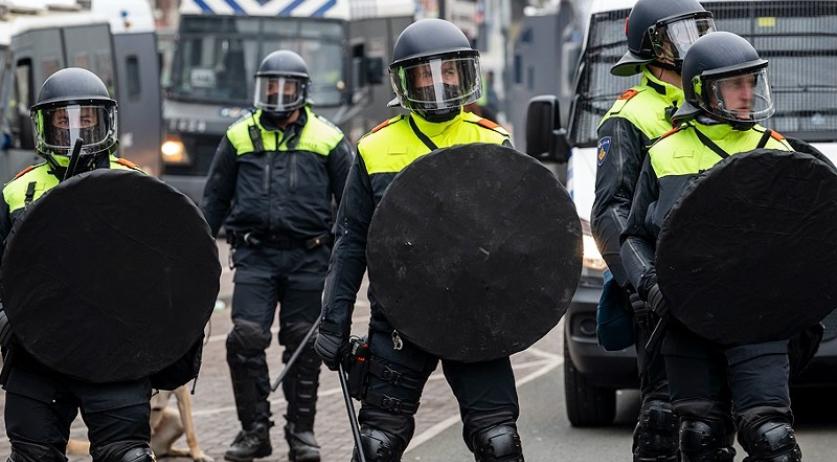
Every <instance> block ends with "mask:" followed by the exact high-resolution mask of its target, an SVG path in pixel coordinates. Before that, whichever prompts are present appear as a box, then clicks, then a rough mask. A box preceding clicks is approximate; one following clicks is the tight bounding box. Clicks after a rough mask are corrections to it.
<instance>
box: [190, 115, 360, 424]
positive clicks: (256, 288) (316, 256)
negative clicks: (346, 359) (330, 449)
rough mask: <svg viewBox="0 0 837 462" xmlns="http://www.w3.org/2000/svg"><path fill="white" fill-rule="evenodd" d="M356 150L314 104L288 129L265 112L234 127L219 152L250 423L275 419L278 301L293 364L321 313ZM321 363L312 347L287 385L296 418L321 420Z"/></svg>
mask: <svg viewBox="0 0 837 462" xmlns="http://www.w3.org/2000/svg"><path fill="white" fill-rule="evenodd" d="M353 156H354V150H353V148H352V146H351V144H350V143H349V142H348V141H347V140H346V139H345V137H344V136H343V134H342V133H341V132H340V131H339V130H338V129H337V128H336V127H334V126H333V125H331V124H330V123H329V122H327V121H326V120H325V119H322V118H320V117H319V116H317V115H316V114H314V113H313V112H312V111H311V110H310V109H309V108H307V107H303V108H301V109H300V115H299V118H298V120H297V121H296V122H294V123H292V124H290V125H289V126H287V127H286V128H285V129H284V130H281V129H279V128H277V127H276V125H275V124H274V123H273V122H272V121H271V118H270V117H269V116H268V115H267V114H265V113H264V112H263V111H262V110H258V111H255V112H254V113H253V114H251V115H248V116H246V117H244V118H243V119H241V120H240V121H238V122H237V123H235V124H233V125H232V126H231V127H230V129H229V131H228V132H227V135H226V136H225V137H224V138H223V139H222V140H221V143H220V145H219V146H218V150H217V152H216V153H215V158H214V159H213V162H212V166H211V168H210V171H209V176H208V180H207V184H206V189H205V192H204V203H203V208H204V214H205V217H206V220H207V222H208V223H209V225H210V228H211V230H212V233H213V234H216V235H217V233H218V231H219V228H220V227H221V225H222V223H223V225H224V227H225V229H226V232H227V239H228V241H230V242H231V243H232V246H233V256H232V262H233V265H234V267H235V269H236V271H235V276H234V282H235V290H234V293H233V301H232V303H233V308H232V318H233V323H234V327H233V330H232V332H230V334H229V337H228V338H227V362H228V363H229V365H230V372H231V375H232V381H233V391H234V393H235V399H236V406H237V408H238V417H239V420H240V421H241V423H242V426H243V428H244V429H245V430H246V429H250V428H252V427H253V426H254V425H257V424H259V425H264V426H265V427H266V426H267V425H268V421H269V419H270V415H271V414H270V407H269V403H268V401H267V397H268V394H269V393H270V384H269V377H268V369H267V362H266V360H265V352H264V350H265V348H267V346H268V345H269V344H270V338H271V335H270V326H271V325H272V323H273V318H274V313H275V311H276V305H277V303H279V305H281V310H280V311H279V325H280V328H279V343H280V344H281V345H283V346H284V347H285V350H284V354H283V357H282V360H283V362H287V360H288V359H289V358H290V355H291V354H292V353H293V352H294V351H295V350H296V349H297V347H299V345H300V344H301V342H302V340H303V337H304V336H305V334H306V333H307V332H308V330H309V329H310V328H311V326H312V325H313V323H314V322H315V321H316V320H317V317H318V315H319V312H320V306H321V304H320V301H321V294H322V288H323V280H324V279H325V273H326V269H327V267H328V258H329V252H330V242H331V227H332V210H333V205H332V200H336V201H337V203H338V204H339V203H340V200H341V197H342V192H343V186H344V182H345V179H346V176H347V174H348V171H349V168H350V165H351V161H352V158H353ZM319 370H320V360H319V358H318V357H317V356H316V354H315V353H314V351H313V349H311V348H306V349H305V350H304V352H303V354H302V355H301V356H300V357H299V359H298V362H297V363H296V364H295V365H294V366H293V368H292V369H291V371H290V372H289V375H288V377H287V378H286V379H285V380H284V382H283V391H284V392H285V397H286V399H287V401H288V410H287V418H288V422H289V423H293V424H295V425H296V426H297V430H299V429H309V430H310V429H311V428H312V426H313V423H314V413H315V403H316V399H317V387H318V383H319V378H318V377H319Z"/></svg>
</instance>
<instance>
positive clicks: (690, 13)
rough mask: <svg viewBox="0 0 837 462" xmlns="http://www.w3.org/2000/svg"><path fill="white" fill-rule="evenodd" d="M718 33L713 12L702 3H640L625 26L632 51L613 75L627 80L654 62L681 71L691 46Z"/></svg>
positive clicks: (675, 0) (656, 0)
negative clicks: (643, 65)
mask: <svg viewBox="0 0 837 462" xmlns="http://www.w3.org/2000/svg"><path fill="white" fill-rule="evenodd" d="M714 30H715V21H714V20H713V19H712V13H710V12H708V11H706V10H705V9H704V8H703V6H702V5H701V4H700V3H699V2H698V0H639V1H637V2H636V4H635V5H634V7H633V9H632V10H631V14H630V15H629V16H628V19H627V22H626V23H625V35H627V37H628V52H627V53H625V55H624V56H622V59H620V60H619V62H617V63H616V64H614V65H613V67H612V68H611V69H610V72H611V73H612V74H613V75H618V76H622V77H626V76H630V75H634V74H638V73H639V72H640V69H639V68H640V66H641V65H642V64H650V63H654V64H656V65H659V66H661V67H665V68H669V69H672V70H675V71H679V70H680V65H681V64H682V62H683V56H685V55H686V51H688V49H689V47H690V46H691V44H692V43H694V42H695V40H697V39H698V38H699V37H701V36H703V35H706V34H708V33H709V32H712V31H714Z"/></svg>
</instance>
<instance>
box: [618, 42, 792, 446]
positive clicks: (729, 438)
mask: <svg viewBox="0 0 837 462" xmlns="http://www.w3.org/2000/svg"><path fill="white" fill-rule="evenodd" d="M682 77H683V88H684V93H685V103H684V104H683V106H682V107H681V108H680V109H679V110H678V111H677V112H676V113H675V114H674V116H673V119H674V120H675V121H676V122H677V123H678V124H679V125H678V127H677V128H676V129H674V130H672V131H671V132H669V133H668V134H666V135H664V136H663V137H661V138H660V140H659V141H657V142H656V143H655V144H654V145H653V146H652V147H651V148H650V150H649V153H648V158H647V159H646V161H645V164H644V165H643V170H642V173H641V175H640V180H639V183H638V185H637V191H636V196H635V197H634V203H633V206H632V207H631V213H630V216H629V218H628V226H627V229H626V231H625V234H624V236H623V237H624V244H623V246H622V259H623V262H624V265H625V266H624V267H625V270H626V274H627V276H628V278H629V280H630V282H631V284H632V285H633V286H634V287H636V288H637V290H638V292H639V295H640V296H641V297H642V298H643V299H644V300H647V302H648V304H649V305H650V307H651V309H652V310H654V311H655V312H657V313H665V312H666V311H667V309H668V307H667V302H666V300H665V298H664V297H663V295H662V293H661V292H660V289H659V286H658V285H657V276H656V270H655V267H654V256H655V244H656V239H657V236H658V234H659V230H660V227H661V226H662V224H663V219H664V217H665V216H666V214H667V213H668V212H669V211H670V210H671V208H672V205H673V204H674V202H675V201H676V200H677V199H678V197H680V196H681V195H682V193H683V191H684V189H685V188H686V186H687V185H688V184H689V183H690V180H691V179H693V178H694V177H695V176H697V175H698V173H699V172H701V171H704V170H706V169H709V168H710V167H712V166H713V165H714V164H716V163H717V162H719V161H720V160H722V158H724V157H728V156H731V155H735V154H737V153H741V152H746V151H750V150H753V149H756V148H768V149H774V150H780V151H791V150H792V149H791V147H790V145H789V144H788V143H787V141H786V140H785V139H784V137H782V136H781V135H780V134H778V133H776V132H773V131H771V130H768V129H765V128H764V127H761V126H759V125H757V123H758V122H760V121H763V120H765V119H767V118H768V117H770V115H771V114H773V112H774V107H773V102H772V99H771V97H770V87H769V85H768V80H767V61H766V60H764V59H761V58H760V57H759V55H758V53H757V52H756V50H755V49H754V48H753V47H752V45H750V44H749V43H748V42H747V41H746V40H744V39H743V38H741V37H739V36H737V35H735V34H731V33H727V32H715V33H712V34H709V35H707V36H705V37H702V38H700V39H698V40H697V41H696V42H695V43H694V45H692V47H691V48H690V49H689V51H688V53H687V54H686V56H685V59H684V62H683V76H682ZM662 353H663V356H664V358H665V366H666V371H667V372H668V378H669V390H670V393H671V400H672V404H673V408H674V411H675V413H676V414H677V415H678V416H679V418H680V451H681V454H682V460H683V462H693V461H709V460H711V461H732V460H733V458H734V455H735V450H734V449H733V447H732V442H733V438H734V432H735V429H736V428H737V429H738V438H739V442H740V443H741V445H742V446H743V447H744V449H745V450H746V451H747V453H748V454H749V457H748V458H747V459H746V460H747V461H749V462H792V461H799V460H801V459H802V456H801V452H800V449H799V446H798V445H797V443H796V440H795V437H794V432H793V428H792V426H791V425H792V422H793V415H792V413H791V408H790V397H789V394H788V373H789V364H788V342H787V341H775V342H767V343H760V344H754V345H741V346H725V345H719V344H715V343H713V342H710V341H708V340H705V339H702V338H700V337H698V336H696V335H695V334H693V333H692V332H690V331H689V330H688V329H687V328H686V327H684V326H683V325H681V324H679V323H678V322H676V321H674V320H672V321H671V323H670V326H669V328H668V332H667V334H666V337H665V339H664V340H663V346H662ZM730 403H732V407H733V409H732V410H731V409H730ZM733 410H734V422H733V419H732V415H733V414H732V411H733Z"/></svg>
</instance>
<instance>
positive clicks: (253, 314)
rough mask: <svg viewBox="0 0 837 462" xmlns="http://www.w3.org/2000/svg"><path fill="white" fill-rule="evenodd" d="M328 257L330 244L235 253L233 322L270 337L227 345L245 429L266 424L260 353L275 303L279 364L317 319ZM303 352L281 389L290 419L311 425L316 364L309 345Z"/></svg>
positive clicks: (265, 384) (264, 365) (265, 374)
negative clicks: (259, 341) (257, 342)
mask: <svg viewBox="0 0 837 462" xmlns="http://www.w3.org/2000/svg"><path fill="white" fill-rule="evenodd" d="M329 255H330V249H329V247H328V246H320V247H317V248H314V249H305V248H297V249H290V250H280V249H274V248H270V247H249V246H241V247H238V248H236V249H235V251H234V254H233V262H234V265H235V275H234V278H233V282H234V283H235V288H234V291H233V300H232V304H233V305H232V319H233V323H234V324H239V323H240V322H241V321H245V322H249V323H254V324H256V325H258V326H260V328H261V331H262V332H263V333H265V334H266V335H267V336H268V340H267V342H266V343H263V344H261V345H258V346H256V347H251V348H246V349H243V350H241V349H240V350H239V351H237V352H232V351H230V350H231V349H232V348H234V347H233V346H232V345H231V343H230V340H229V339H228V342H227V350H228V351H227V353H228V354H227V361H228V363H229V365H230V372H231V375H232V379H233V389H234V392H235V398H236V407H237V409H238V416H239V420H241V422H242V426H243V427H244V428H248V427H250V426H251V425H252V424H255V423H266V422H267V421H268V420H269V419H270V416H271V412H270V404H269V402H268V399H267V398H268V395H269V394H270V377H269V375H268V368H267V360H266V356H265V351H264V350H265V348H267V346H268V344H269V342H270V340H269V336H270V334H269V331H270V328H271V326H272V325H273V321H274V318H275V316H276V307H277V304H278V305H279V307H280V308H279V344H280V345H283V346H284V347H285V354H284V355H283V361H287V360H288V359H289V358H290V355H291V354H292V353H293V352H294V351H295V350H296V348H297V347H299V346H300V344H301V342H302V339H303V338H304V336H305V334H306V333H307V332H308V330H309V329H310V327H311V326H312V325H313V324H314V322H316V320H317V318H318V317H319V315H320V310H321V307H322V303H321V300H322V290H323V284H324V281H325V274H326V270H327V269H328V259H329ZM305 348H306V349H305V350H304V352H303V355H302V356H300V358H299V361H298V363H296V364H295V365H294V367H293V368H292V369H291V371H289V374H288V376H287V377H286V378H285V380H284V382H283V391H284V393H285V398H286V401H287V402H288V419H289V420H290V421H294V422H296V423H299V424H300V425H302V426H303V427H309V426H311V425H313V419H314V412H315V409H314V407H315V401H316V391H317V386H318V382H317V380H318V377H319V370H320V360H319V357H317V355H316V353H315V352H314V350H313V343H309V344H308V345H307V346H306V347H305ZM301 401H304V402H301Z"/></svg>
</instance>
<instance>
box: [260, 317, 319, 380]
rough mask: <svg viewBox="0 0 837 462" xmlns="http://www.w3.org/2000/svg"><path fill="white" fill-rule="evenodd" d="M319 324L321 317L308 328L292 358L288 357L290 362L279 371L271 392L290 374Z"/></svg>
mask: <svg viewBox="0 0 837 462" xmlns="http://www.w3.org/2000/svg"><path fill="white" fill-rule="evenodd" d="M319 325H320V318H317V321H316V322H314V325H312V326H311V329H309V330H308V333H307V334H305V338H303V339H302V343H300V344H299V346H298V347H297V348H296V351H294V354H292V355H291V357H290V359H288V362H287V363H285V367H283V368H282V370H281V371H280V372H279V377H276V380H274V381H273V386H271V387H270V391H271V392H274V391H276V389H277V388H279V385H280V384H281V383H282V380H285V376H286V375H288V372H289V371H290V370H291V367H292V366H293V365H294V363H295V362H296V360H297V358H299V355H301V354H302V350H304V349H305V345H307V344H308V341H309V340H311V336H313V335H314V332H316V330H317V326H319Z"/></svg>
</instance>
